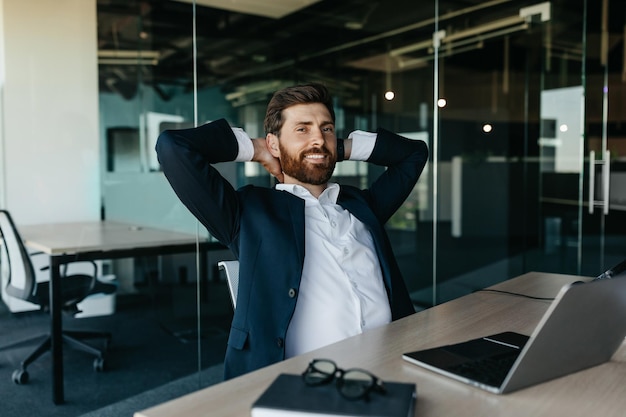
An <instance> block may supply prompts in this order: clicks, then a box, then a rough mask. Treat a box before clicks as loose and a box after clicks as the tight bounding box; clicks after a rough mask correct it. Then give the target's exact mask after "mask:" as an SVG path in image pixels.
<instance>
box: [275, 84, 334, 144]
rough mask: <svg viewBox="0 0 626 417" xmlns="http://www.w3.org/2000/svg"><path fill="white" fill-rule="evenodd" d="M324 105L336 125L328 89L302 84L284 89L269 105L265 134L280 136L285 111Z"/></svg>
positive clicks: (277, 93) (317, 85)
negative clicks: (305, 106)
mask: <svg viewBox="0 0 626 417" xmlns="http://www.w3.org/2000/svg"><path fill="white" fill-rule="evenodd" d="M307 103H322V104H323V105H324V106H326V108H327V109H328V112H329V113H330V117H331V118H332V121H333V123H335V110H334V108H333V99H332V97H331V95H330V93H329V92H328V89H327V88H326V87H325V86H323V85H322V84H318V83H310V84H300V85H295V86H292V87H287V88H283V89H282V90H279V91H277V92H275V93H274V95H273V96H272V99H271V100H270V102H269V104H268V105H267V111H266V113H265V123H264V128H265V133H266V134H267V133H273V134H275V135H277V136H278V134H279V133H280V129H281V128H282V127H283V122H284V120H283V117H282V115H283V110H284V109H286V108H287V107H291V106H294V105H296V104H307Z"/></svg>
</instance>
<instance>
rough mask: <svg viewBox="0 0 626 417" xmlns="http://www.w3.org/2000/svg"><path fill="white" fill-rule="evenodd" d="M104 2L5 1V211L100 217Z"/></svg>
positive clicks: (0, 11)
mask: <svg viewBox="0 0 626 417" xmlns="http://www.w3.org/2000/svg"><path fill="white" fill-rule="evenodd" d="M96 13H97V11H96V0H55V1H50V0H28V1H24V0H0V187H1V189H0V206H1V207H2V208H6V209H8V210H10V211H11V213H12V215H13V217H14V219H15V220H16V222H17V223H18V224H36V223H43V222H62V221H83V220H97V219H99V216H100V179H99V175H100V169H99V163H100V158H99V152H100V146H99V141H100V139H99V129H98V123H99V121H98V61H97V56H98V55H97V49H98V46H97V20H96Z"/></svg>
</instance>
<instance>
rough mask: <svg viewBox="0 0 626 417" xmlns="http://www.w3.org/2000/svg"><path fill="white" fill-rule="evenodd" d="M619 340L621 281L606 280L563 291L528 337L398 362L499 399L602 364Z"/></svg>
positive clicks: (478, 342) (494, 339) (624, 296)
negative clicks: (458, 382) (462, 383)
mask: <svg viewBox="0 0 626 417" xmlns="http://www.w3.org/2000/svg"><path fill="white" fill-rule="evenodd" d="M625 336H626V279H606V280H597V281H592V282H589V283H582V282H578V283H572V284H566V285H565V286H563V288H561V290H560V291H559V293H558V295H557V296H556V298H555V300H554V301H553V302H552V304H551V305H550V307H549V308H548V310H547V311H546V313H545V314H544V315H543V317H542V319H541V320H540V322H539V324H538V325H537V327H536V328H535V330H534V331H533V334H532V335H530V336H526V335H523V334H519V333H516V332H504V333H499V334H494V335H489V336H486V337H481V338H478V339H472V340H468V341H466V342H462V343H457V344H453V345H448V346H441V347H437V348H432V349H426V350H420V351H415V352H408V353H405V354H403V355H402V358H403V359H404V360H406V361H408V362H411V363H413V364H415V365H418V366H420V367H423V368H426V369H429V370H431V371H433V372H436V373H438V374H441V375H445V376H447V377H450V378H453V379H456V380H458V381H461V382H464V383H466V384H470V385H473V386H475V387H478V388H481V389H484V390H487V391H489V392H492V393H496V394H504V393H508V392H512V391H515V390H518V389H521V388H525V387H529V386H531V385H536V384H539V383H541V382H544V381H548V380H550V379H554V378H558V377H560V376H564V375H567V374H571V373H573V372H577V371H580V370H582V369H586V368H590V367H592V366H596V365H600V364H602V363H604V362H607V361H609V360H610V359H611V357H612V356H613V354H614V353H615V351H616V350H617V349H618V348H619V346H620V345H621V344H622V342H623V341H624V337H625ZM498 369H500V370H498Z"/></svg>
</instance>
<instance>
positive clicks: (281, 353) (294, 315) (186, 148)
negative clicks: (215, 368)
mask: <svg viewBox="0 0 626 417" xmlns="http://www.w3.org/2000/svg"><path fill="white" fill-rule="evenodd" d="M265 130H266V137H265V138H262V139H250V138H249V137H248V135H247V134H246V133H245V132H243V131H242V130H241V129H237V128H231V127H230V126H229V125H228V123H227V122H226V121H225V120H223V119H222V120H218V121H215V122H212V123H208V124H205V125H203V126H200V127H197V128H194V129H186V130H178V131H166V132H163V133H162V134H161V135H160V136H159V139H158V142H157V146H156V150H157V154H158V157H159V161H160V163H161V166H162V168H163V172H164V173H165V175H166V177H167V178H168V180H169V182H170V184H171V185H172V187H173V189H174V190H175V192H176V194H177V195H178V197H179V198H180V199H181V201H182V202H183V203H184V204H185V205H186V206H187V208H188V209H189V210H190V211H191V212H192V213H193V214H194V215H195V216H196V217H197V218H198V220H199V221H200V222H201V223H202V224H203V225H204V226H205V227H206V228H207V229H208V231H209V232H210V233H211V235H213V236H214V237H215V238H217V239H218V240H219V241H220V242H222V243H223V244H224V245H226V246H227V247H228V248H230V249H231V250H232V252H233V253H234V254H235V256H236V257H237V258H238V259H239V291H238V297H237V308H236V310H235V313H234V316H233V322H232V326H231V330H230V335H229V339H228V348H227V352H226V358H225V371H224V374H225V377H226V378H227V379H228V378H231V377H234V376H237V375H241V374H243V373H246V372H249V371H252V370H255V369H258V368H260V367H263V366H266V365H269V364H272V363H275V362H278V361H281V360H283V359H285V358H288V357H291V356H294V355H298V354H301V353H304V352H307V351H310V350H313V349H316V348H318V347H321V346H324V345H327V344H330V343H333V342H335V341H338V340H341V339H344V338H346V337H349V336H352V335H354V334H358V333H361V332H362V331H365V330H367V329H370V328H373V327H377V326H380V325H382V324H385V323H388V322H390V321H391V320H396V319H399V318H401V317H405V316H407V315H409V314H412V313H414V309H413V305H412V303H411V300H410V299H409V295H408V291H407V288H406V285H405V283H404V281H403V280H402V277H401V275H400V271H399V269H398V266H397V263H396V260H395V258H394V256H393V253H392V248H391V245H390V243H389V240H388V238H387V235H386V233H385V230H384V224H385V222H386V221H387V220H388V219H389V218H390V217H391V216H392V215H393V213H394V212H395V211H396V210H397V209H398V208H399V207H400V206H401V205H402V203H403V202H404V200H405V199H406V198H407V197H408V195H409V193H410V192H411V190H412V189H413V187H414V185H415V183H416V182H417V180H418V178H419V176H420V174H421V172H422V170H423V168H424V165H425V164H426V161H427V159H428V150H427V147H426V144H425V143H424V142H422V141H413V140H409V139H406V138H403V137H401V136H398V135H395V134H393V133H391V132H388V131H386V130H383V129H380V130H379V131H378V133H368V132H361V131H356V132H353V133H352V134H351V135H350V136H349V137H348V139H346V140H341V139H337V137H336V135H335V114H334V110H333V105H332V98H331V97H330V95H329V93H328V91H327V90H326V88H325V87H323V86H321V85H319V84H308V85H299V86H294V87H289V88H286V89H284V90H281V91H278V92H276V93H275V94H274V96H273V97H272V99H271V100H270V103H269V104H268V108H267V113H266V117H265ZM344 159H352V160H366V161H368V162H370V163H373V164H376V165H381V166H386V167H387V170H386V171H385V172H384V173H383V174H382V175H380V177H379V178H378V179H377V180H376V181H375V182H374V183H373V184H372V185H371V186H370V188H369V189H367V190H359V189H357V188H355V187H349V186H339V185H338V184H335V183H329V182H328V181H329V179H330V177H331V175H332V173H333V170H334V168H335V163H336V162H337V161H342V160H344ZM250 160H251V161H257V162H259V163H261V164H262V165H263V166H264V167H265V168H266V169H267V170H268V171H269V172H270V173H271V174H272V175H274V176H275V177H276V179H277V180H278V181H279V182H280V184H278V185H276V187H275V188H265V187H256V186H245V187H242V188H241V189H239V190H235V189H233V187H232V186H231V184H230V183H228V181H226V180H225V179H224V178H223V177H222V176H220V174H219V173H218V172H217V170H215V168H214V167H213V166H212V164H215V163H218V162H225V161H250Z"/></svg>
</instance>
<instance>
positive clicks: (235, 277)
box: [217, 261, 239, 308]
mask: <svg viewBox="0 0 626 417" xmlns="http://www.w3.org/2000/svg"><path fill="white" fill-rule="evenodd" d="M217 266H218V268H219V269H221V270H222V271H224V273H225V274H226V281H227V282H228V291H229V292H230V301H232V302H233V308H236V307H237V291H238V290H239V261H219V262H218V263H217Z"/></svg>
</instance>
